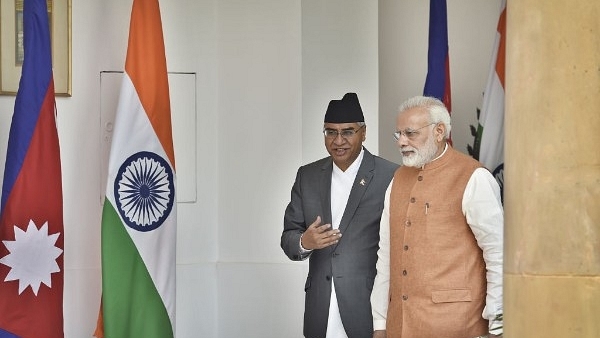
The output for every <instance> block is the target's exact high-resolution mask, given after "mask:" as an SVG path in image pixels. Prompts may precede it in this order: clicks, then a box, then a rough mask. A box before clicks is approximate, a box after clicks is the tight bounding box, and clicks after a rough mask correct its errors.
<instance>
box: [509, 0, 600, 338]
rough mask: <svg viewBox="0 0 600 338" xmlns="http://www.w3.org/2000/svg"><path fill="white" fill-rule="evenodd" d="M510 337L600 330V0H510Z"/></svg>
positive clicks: (564, 336)
mask: <svg viewBox="0 0 600 338" xmlns="http://www.w3.org/2000/svg"><path fill="white" fill-rule="evenodd" d="M507 3H508V5H507V45H506V46H507V47H506V57H507V62H506V116H505V130H506V143H505V149H506V151H505V172H504V181H505V190H504V194H505V195H504V201H505V218H506V225H505V227H506V228H505V234H506V235H505V267H504V271H505V275H504V282H505V284H504V285H505V286H504V320H505V322H504V329H505V331H504V332H505V334H504V337H505V338H527V337H550V338H569V337H577V338H598V337H600V1H599V0H562V1H559V0H508V2H507Z"/></svg>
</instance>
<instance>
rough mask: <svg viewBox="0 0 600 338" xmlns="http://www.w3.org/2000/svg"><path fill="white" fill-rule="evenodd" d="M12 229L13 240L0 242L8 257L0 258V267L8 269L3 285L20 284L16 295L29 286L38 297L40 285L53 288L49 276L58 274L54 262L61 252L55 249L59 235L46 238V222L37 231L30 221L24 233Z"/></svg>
mask: <svg viewBox="0 0 600 338" xmlns="http://www.w3.org/2000/svg"><path fill="white" fill-rule="evenodd" d="M14 229H15V240H14V241H2V242H3V243H4V246H6V248H7V249H8V251H9V252H10V253H9V254H8V255H6V256H4V257H2V258H0V263H2V264H4V265H6V266H8V267H10V268H11V269H10V272H9V273H8V275H6V278H5V279H4V281H5V282H8V281H14V280H19V294H21V293H22V292H23V291H24V290H25V289H26V288H27V287H28V286H31V290H33V293H34V294H35V295H36V296H37V294H38V290H39V289H40V284H41V283H44V284H46V285H47V286H48V287H52V285H51V278H50V276H51V274H52V273H54V272H59V271H60V267H59V266H58V264H57V263H56V258H58V256H60V255H61V254H62V252H63V251H62V249H61V248H58V247H56V246H55V243H56V240H57V239H58V236H59V235H60V233H56V234H52V235H48V222H45V223H44V225H42V227H41V228H40V229H39V230H38V228H37V226H36V225H35V223H34V222H33V221H32V220H30V221H29V225H28V226H27V231H23V230H21V229H20V228H19V227H17V226H15V227H14Z"/></svg>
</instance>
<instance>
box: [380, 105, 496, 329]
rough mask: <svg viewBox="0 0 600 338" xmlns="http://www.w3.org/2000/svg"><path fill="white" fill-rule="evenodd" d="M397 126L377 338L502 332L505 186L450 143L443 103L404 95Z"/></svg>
mask: <svg viewBox="0 0 600 338" xmlns="http://www.w3.org/2000/svg"><path fill="white" fill-rule="evenodd" d="M396 128H397V129H396V130H397V132H396V133H395V134H394V136H395V138H396V140H397V141H398V146H399V148H400V152H401V154H402V161H403V166H402V167H400V168H399V169H398V170H397V171H396V173H395V175H394V178H393V181H392V183H391V184H390V187H389V188H388V191H387V192H386V200H385V204H384V211H383V215H382V218H381V226H380V244H379V246H380V249H379V252H378V262H377V277H376V280H375V285H374V288H373V293H372V296H371V303H372V308H373V318H374V330H375V332H374V335H373V337H377V338H378V337H387V338H434V337H435V338H438V337H444V338H472V337H480V336H486V335H488V334H489V337H499V336H501V334H502V329H501V327H502V321H501V314H502V244H503V243H502V232H503V210H502V203H501V199H500V189H499V186H498V184H497V182H496V181H495V179H494V178H493V176H492V175H491V174H490V173H489V171H487V170H486V169H485V168H482V165H481V164H480V163H479V162H477V161H476V160H474V159H472V158H470V157H468V156H466V155H464V154H462V153H460V152H458V151H456V150H454V149H453V148H452V147H450V146H449V145H448V143H447V138H448V136H449V133H450V115H449V113H448V111H447V109H446V108H445V106H444V104H443V103H442V102H440V101H439V100H437V99H434V98H429V97H415V98H411V99H409V100H407V101H406V102H405V103H404V104H403V105H402V106H401V107H400V113H399V114H398V118H397V123H396Z"/></svg>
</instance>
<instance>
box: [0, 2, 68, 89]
mask: <svg viewBox="0 0 600 338" xmlns="http://www.w3.org/2000/svg"><path fill="white" fill-rule="evenodd" d="M23 1H24V0H2V1H0V94H1V95H16V93H17V90H18V89H19V80H20V78H21V64H22V62H23V55H24V53H23ZM46 3H47V5H48V19H49V20H48V21H49V24H50V39H51V42H52V71H53V75H54V92H55V94H56V96H71V0H46Z"/></svg>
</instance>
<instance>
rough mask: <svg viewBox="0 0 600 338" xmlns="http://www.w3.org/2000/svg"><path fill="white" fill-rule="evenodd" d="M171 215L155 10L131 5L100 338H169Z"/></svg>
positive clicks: (107, 215) (168, 138) (106, 230)
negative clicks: (102, 330)
mask: <svg viewBox="0 0 600 338" xmlns="http://www.w3.org/2000/svg"><path fill="white" fill-rule="evenodd" d="M176 214H177V213H176V198H175V158H174V151H173V142H172V133H171V111H170V103H169V87H168V79H167V66H166V58H165V49H164V41H163V34H162V24H161V18H160V9H159V5H158V0H134V1H133V9H132V12H131V23H130V27H129V45H128V49H127V59H126V61H125V73H124V76H123V83H122V86H121V93H120V98H119V104H118V107H117V114H116V118H115V123H114V132H113V139H112V144H111V150H110V158H109V168H108V181H107V187H106V199H105V201H104V209H103V212H102V313H101V315H102V317H101V319H103V329H104V332H103V334H104V336H106V337H108V338H111V337H127V338H137V337H139V338H142V337H143V338H168V337H174V329H175V240H176ZM99 322H100V321H99ZM99 329H101V328H99ZM100 331H101V330H100ZM96 336H102V332H98V331H97V332H96Z"/></svg>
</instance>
